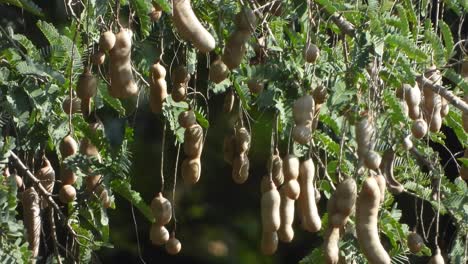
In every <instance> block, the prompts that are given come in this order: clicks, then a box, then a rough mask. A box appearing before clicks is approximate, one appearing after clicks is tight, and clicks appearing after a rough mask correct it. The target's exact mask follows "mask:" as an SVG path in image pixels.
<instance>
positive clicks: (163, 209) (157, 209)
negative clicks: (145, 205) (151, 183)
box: [151, 192, 172, 239]
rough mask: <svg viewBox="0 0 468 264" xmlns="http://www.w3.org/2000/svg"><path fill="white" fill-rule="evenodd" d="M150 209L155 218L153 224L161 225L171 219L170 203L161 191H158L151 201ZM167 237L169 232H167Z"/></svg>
mask: <svg viewBox="0 0 468 264" xmlns="http://www.w3.org/2000/svg"><path fill="white" fill-rule="evenodd" d="M151 211H152V212H153V216H154V218H155V224H157V225H160V226H163V225H166V224H167V223H169V222H170V221H171V219H172V205H171V202H169V200H167V199H166V198H165V197H164V196H163V195H162V193H161V192H159V193H158V194H157V195H156V196H155V197H154V198H153V200H152V201H151ZM168 239H169V234H168Z"/></svg>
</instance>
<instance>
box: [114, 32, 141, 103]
mask: <svg viewBox="0 0 468 264" xmlns="http://www.w3.org/2000/svg"><path fill="white" fill-rule="evenodd" d="M131 34H132V33H131V31H130V29H125V28H122V29H120V31H119V33H117V35H116V36H115V37H116V40H115V45H114V47H113V48H112V49H111V50H110V52H109V59H110V62H109V77H110V87H109V94H110V95H111V96H112V97H115V98H128V97H131V96H135V95H137V93H138V87H137V86H136V84H135V81H134V79H133V74H132V65H131V61H130V59H131V49H132V37H131Z"/></svg>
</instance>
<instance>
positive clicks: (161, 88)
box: [149, 61, 167, 113]
mask: <svg viewBox="0 0 468 264" xmlns="http://www.w3.org/2000/svg"><path fill="white" fill-rule="evenodd" d="M150 75H151V76H150V88H151V89H150V97H149V102H150V107H151V111H152V112H153V113H161V111H162V106H163V103H164V100H166V97H167V82H166V80H165V77H166V68H164V66H162V65H161V64H160V63H159V61H158V62H156V63H155V64H153V65H152V66H151V68H150Z"/></svg>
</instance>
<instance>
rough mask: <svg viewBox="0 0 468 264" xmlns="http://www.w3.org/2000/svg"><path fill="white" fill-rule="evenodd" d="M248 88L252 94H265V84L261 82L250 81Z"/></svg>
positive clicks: (256, 80)
mask: <svg viewBox="0 0 468 264" xmlns="http://www.w3.org/2000/svg"><path fill="white" fill-rule="evenodd" d="M247 87H248V88H249V91H250V93H252V94H259V93H261V92H263V89H264V84H263V82H261V81H260V80H258V79H256V78H252V79H250V80H249V81H247Z"/></svg>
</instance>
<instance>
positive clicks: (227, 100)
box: [223, 89, 235, 113]
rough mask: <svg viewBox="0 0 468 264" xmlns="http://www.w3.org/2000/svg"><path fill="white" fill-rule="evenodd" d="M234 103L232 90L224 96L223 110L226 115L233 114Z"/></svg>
mask: <svg viewBox="0 0 468 264" xmlns="http://www.w3.org/2000/svg"><path fill="white" fill-rule="evenodd" d="M234 101H235V96H234V91H233V90H232V89H231V90H229V91H228V92H227V93H226V95H225V96H224V105H223V110H224V112H225V113H231V112H232V109H233V107H234Z"/></svg>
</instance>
